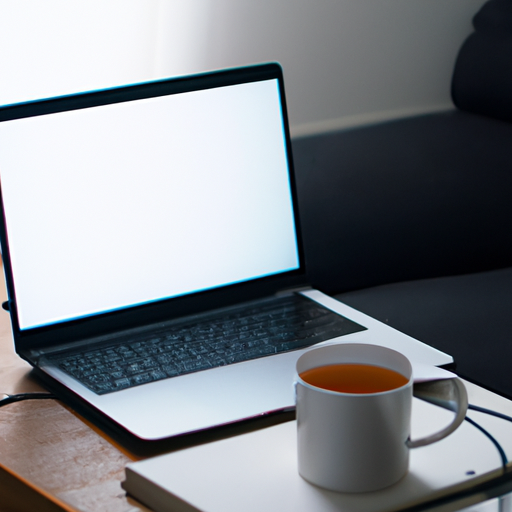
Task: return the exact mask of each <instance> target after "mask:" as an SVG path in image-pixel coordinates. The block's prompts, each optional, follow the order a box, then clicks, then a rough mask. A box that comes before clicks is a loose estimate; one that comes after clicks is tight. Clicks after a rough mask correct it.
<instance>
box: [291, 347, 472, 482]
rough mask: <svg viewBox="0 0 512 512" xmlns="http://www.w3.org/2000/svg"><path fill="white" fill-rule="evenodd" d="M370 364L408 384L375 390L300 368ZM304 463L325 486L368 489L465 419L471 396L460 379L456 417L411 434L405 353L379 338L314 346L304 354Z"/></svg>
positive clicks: (303, 470) (310, 476)
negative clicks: (329, 385) (321, 382)
mask: <svg viewBox="0 0 512 512" xmlns="http://www.w3.org/2000/svg"><path fill="white" fill-rule="evenodd" d="M340 363H341V364H365V365H372V366H379V367H384V368H387V369H390V370H394V371H395V372H398V373H400V374H401V375H403V376H404V377H405V380H406V383H405V384H403V385H401V386H400V387H397V388H394V389H391V390H388V391H382V392H374V393H357V394H355V393H347V392H338V391H331V390H328V389H324V388H321V387H316V386H313V385H311V384H309V383H307V382H306V381H304V380H303V379H302V378H301V377H300V374H301V373H303V372H304V371H306V370H310V369H312V368H317V367H321V366H326V365H332V364H340ZM297 374H298V375H297V381H296V403H297V436H298V469H299V473H300V475H301V476H302V477H303V478H305V479H306V480H308V481H309V482H311V483H313V484H316V485H318V486H320V487H323V488H326V489H330V490H333V491H339V492H367V491H375V490H378V489H382V488H384V487H387V486H389V485H392V484H394V483H396V482H398V481H399V480H400V479H401V478H402V477H403V476H404V475H405V474H406V473H407V470H408V468H409V450H410V448H414V447H417V446H425V445H426V444H430V443H433V442H435V441H438V440H440V439H442V438H444V437H446V436H447V435H448V434H450V433H451V432H453V431H454V430H455V429H456V428H457V427H458V426H459V425H460V423H462V421H463V419H464V417H465V413H466V409H467V395H466V392H465V389H464V386H463V384H462V382H460V381H459V380H458V379H454V380H456V381H458V382H457V393H455V405H454V407H453V409H454V410H456V412H457V414H456V417H455V419H454V421H453V422H452V423H451V424H450V425H448V426H447V427H445V428H444V429H443V430H442V431H441V432H436V433H435V434H433V435H431V436H428V437H425V438H422V439H418V440H416V441H411V440H410V424H411V409H412V397H413V375H412V366H411V363H410V362H409V360H408V359H407V358H406V357H405V356H404V355H403V354H401V353H399V352H397V351H395V350H391V349H388V348H385V347H382V346H378V345H369V344H353V343H347V344H336V345H327V346H323V347H318V348H314V349H312V350H309V351H308V352H306V353H305V354H303V355H302V356H301V357H300V358H299V359H298V361H297Z"/></svg>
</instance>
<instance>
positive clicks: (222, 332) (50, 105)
mask: <svg viewBox="0 0 512 512" xmlns="http://www.w3.org/2000/svg"><path fill="white" fill-rule="evenodd" d="M0 179H1V203H2V223H1V243H2V256H3V260H4V270H5V277H6V284H7V290H8V301H7V303H6V304H5V308H6V309H8V311H9V312H10V317H11V322H12V331H13V338H14V344H15V350H16V352H17V354H19V356H20V357H22V358H23V359H25V360H26V361H28V362H29V363H30V364H31V365H32V366H33V367H34V368H35V369H36V372H37V373H38V374H40V375H42V376H44V378H45V380H46V381H47V383H48V385H49V386H50V388H51V389H55V390H57V392H58V393H61V395H62V396H63V397H65V398H66V400H67V401H68V403H69V402H70V403H71V404H76V406H77V407H79V406H80V407H82V406H84V404H85V405H86V407H87V408H88V409H89V410H90V411H91V412H92V413H94V414H96V415H98V416H99V417H100V418H102V419H103V420H104V421H105V422H106V424H111V425H112V426H113V427H115V428H118V429H120V430H121V431H123V432H126V433H128V434H130V435H133V436H135V438H136V439H138V440H161V439H166V438H170V437H173V436H180V435H183V434H187V433H192V432H199V431H204V430H206V429H210V428H212V427H217V426H221V425H229V424H232V423H235V422H238V421H240V420H245V419H250V418H255V417H260V416H262V415H267V414H271V413H275V412H278V411H286V410H290V409H292V408H293V406H294V393H293V380H294V372H295V361H296V360H297V358H298V357H299V356H300V354H301V353H303V352H304V350H308V349H309V348H310V347H311V346H314V345H317V344H319V343H344V342H361V343H379V344H383V345H386V346H389V347H391V348H395V349H397V350H400V351H401V352H403V353H404V354H406V355H407V356H408V357H409V358H411V359H412V360H416V361H420V362H424V363H427V364H432V365H438V366H439V365H447V364H450V363H452V362H453V360H452V358H451V356H449V355H447V354H444V353H442V352H440V351H438V350H436V349H434V348H432V347H429V346H427V345H425V344H423V343H421V342H419V341H418V340H415V339H412V338H410V337H409V336H406V335H405V334H403V333H400V332H398V331H396V330H394V329H392V328H390V327H389V326H386V325H384V324H382V323H380V322H378V321H376V320H374V319H372V318H370V317H368V316H367V315H364V314H362V313H360V312H358V311H356V310H354V309H352V308H350V307H348V306H346V305H345V304H342V303H340V302H338V301H336V300H334V299H333V298H331V297H328V296H327V295H325V294H323V293H322V292H321V291H318V290H314V289H312V288H311V287H309V286H308V282H307V272H306V266H305V257H304V253H303V248H302V242H301V234H300V218H299V213H300V212H299V211H298V205H297V197H296V191H295V181H294V173H293V161H292V152H291V144H290V136H289V128H288V120H287V112H286V101H285V92H284V85H283V75H282V70H281V67H280V66H279V65H278V64H275V63H269V64H260V65H254V66H248V67H243V68H238V69H229V70H221V71H217V72H211V73H204V74H200V75H196V76H188V77H178V78H173V79H166V80H158V81H153V82H149V83H141V84H134V85H128V86H123V87H117V88H111V89H106V90H99V91H92V92H86V93H80V94H74V95H69V96H62V97H57V98H51V99H44V100H40V101H33V102H26V103H22V104H16V105H8V106H4V107H2V108H0ZM260 321H261V322H263V323H262V324H261V325H260V324H259V323H258V322H260ZM253 324H255V326H256V327H254V325H253ZM205 344H206V345H205Z"/></svg>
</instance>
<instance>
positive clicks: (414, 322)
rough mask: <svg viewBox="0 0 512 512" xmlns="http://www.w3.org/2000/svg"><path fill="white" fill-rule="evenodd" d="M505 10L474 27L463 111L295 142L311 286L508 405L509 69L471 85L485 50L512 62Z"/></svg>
mask: <svg viewBox="0 0 512 512" xmlns="http://www.w3.org/2000/svg"><path fill="white" fill-rule="evenodd" d="M511 6H512V2H509V1H508V0H505V1H504V0H491V1H490V2H488V4H485V5H484V7H483V8H482V10H481V11H480V12H479V13H477V15H476V16H475V19H474V25H475V27H476V28H477V30H476V31H475V33H474V34H472V36H470V38H468V41H469V43H470V44H469V49H468V42H467V41H466V42H465V44H463V46H462V48H461V51H460V54H459V57H458V59H457V64H456V66H455V71H454V76H453V81H452V97H453V99H454V103H455V106H456V107H458V108H455V109H454V110H453V111H450V112H445V113H439V114H432V115H424V116H417V117H413V118H407V119H402V120H397V121H392V122H386V123H381V124H376V125H373V126H366V127H362V128H355V129H350V130H343V131H339V132H336V133H329V134H324V135H318V136H312V137H306V138H300V139H295V140H294V141H293V155H294V162H295V168H296V175H297V186H298V193H299V204H300V211H301V221H302V230H303V236H304V244H305V252H306V258H307V261H308V265H309V269H310V280H311V282H312V283H313V285H314V286H315V287H318V288H319V289H321V290H323V291H325V292H327V293H329V294H331V295H334V296H336V297H337V298H339V299H340V300H342V301H343V302H346V303H347V304H349V305H351V306H353V307H355V308H357V309H359V310H361V311H364V312H365V313H368V314H370V315H372V316H374V317H375V318H377V319H379V320H381V321H383V322H386V323H388V324H389V325H391V326H393V327H395V328H397V329H399V330H401V331H403V332H405V333H407V334H409V335H411V336H413V337H415V338H417V339H419V340H421V341H424V342H426V343H428V344H430V345H433V346H434V347H437V348H439V349H441V350H444V351H446V352H448V353H450V354H451V355H453V357H454V358H455V361H456V364H457V371H458V373H459V374H460V375H461V376H463V377H465V378H467V379H469V380H473V381H476V382H479V383H481V384H483V385H484V386H486V387H488V388H490V389H493V390H496V391H498V392H501V393H502V394H505V395H507V396H509V397H512V197H511V195H512V66H510V70H505V72H504V73H502V72H501V71H500V72H497V73H494V75H492V73H489V72H488V71H487V75H486V76H487V83H483V82H485V80H484V78H485V77H484V78H482V79H481V80H480V82H482V83H479V84H478V87H475V80H474V77H475V76H480V75H479V68H478V66H479V65H480V64H481V65H482V66H488V59H487V58H486V53H485V52H486V51H489V48H493V49H494V50H495V51H497V52H498V53H499V52H501V51H504V52H511V53H508V54H507V55H508V57H509V58H508V60H507V59H505V58H504V57H503V58H502V61H503V62H505V61H506V62H512V44H511V45H509V46H507V45H506V44H503V40H497V41H495V46H493V45H492V44H491V43H492V41H491V42H490V41H489V38H487V36H486V33H485V27H486V26H489V23H490V27H491V28H492V31H491V32H492V34H493V36H492V37H494V34H495V28H496V27H495V26H493V24H492V23H493V19H494V20H498V21H499V23H501V24H503V20H504V19H509V20H511V23H510V25H509V28H511V30H510V31H509V32H508V35H506V33H505V35H503V34H502V35H501V36H500V37H503V38H506V37H510V40H511V42H512V10H511ZM503 8H505V9H508V14H509V17H508V18H507V17H506V15H504V13H503ZM489 9H490V10H489ZM500 10H501V11H500ZM505 14H506V13H505ZM493 16H494V18H493ZM482 18H483V20H484V21H483V22H482V21H481V20H482ZM482 23H483V26H484V29H482ZM486 23H487V25H486ZM478 27H480V29H479V28H478ZM479 30H480V31H479ZM482 30H483V32H482ZM482 34H483V36H484V37H483V38H484V43H485V44H484V46H485V48H484V50H485V51H482V47H481V46H479V43H478V41H479V37H481V36H482ZM475 39H476V43H475ZM475 47H476V53H475ZM500 58H501V57H500ZM495 60H497V62H498V64H496V66H499V62H501V61H500V59H495ZM479 63H480V64H479ZM498 71H499V70H498ZM500 73H501V74H500ZM507 73H508V75H507ZM509 78H510V80H511V81H510V88H506V87H499V88H498V89H499V91H498V92H496V89H497V88H496V82H499V81H500V80H508V79H509ZM500 94H501V97H499V98H497V96H498V95H500ZM500 105H502V106H503V108H500V107H499V106H500ZM507 108H508V112H510V113H511V118H510V119H509V118H508V117H507V116H508V114H507ZM496 112H498V115H497V114H496Z"/></svg>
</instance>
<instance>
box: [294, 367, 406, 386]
mask: <svg viewBox="0 0 512 512" xmlns="http://www.w3.org/2000/svg"><path fill="white" fill-rule="evenodd" d="M300 377H301V378H302V380H303V381H305V382H307V383H308V384H311V385H312V386H315V387H318V388H322V389H328V390H330V391H338V392H340V393H357V394H362V393H381V392H383V391H390V390H391V389H396V388H399V387H401V386H403V385H405V384H407V382H408V380H409V379H407V378H406V377H404V376H403V375H402V374H400V373H398V372H396V371H394V370H390V369H389V368H382V367H381V366H373V365H369V364H347V363H340V364H330V365H326V366H318V367H317V368H311V369H310V370H306V371H304V372H302V373H301V374H300Z"/></svg>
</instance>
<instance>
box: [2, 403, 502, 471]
mask: <svg viewBox="0 0 512 512" xmlns="http://www.w3.org/2000/svg"><path fill="white" fill-rule="evenodd" d="M56 398H57V396H55V395H54V394H53V393H18V394H16V395H9V394H7V393H3V394H0V407H2V406H4V405H8V404H12V403H14V402H21V401H23V400H53V399H56ZM468 409H470V410H473V411H477V412H481V413H484V414H489V415H491V416H495V417H497V418H501V419H503V420H506V421H510V422H512V416H507V415H506V414H502V413H500V412H496V411H493V410H491V409H486V408H484V407H480V406H478V405H472V404H468ZM465 420H466V421H467V422H468V423H470V424H471V425H473V426H474V427H475V428H477V429H478V430H480V432H482V433H483V434H484V435H485V436H487V437H488V438H489V440H490V441H491V442H492V443H493V444H494V446H495V447H496V449H497V450H498V452H499V454H500V458H501V464H502V467H503V472H505V471H506V468H507V463H508V459H507V455H506V454H505V450H503V447H502V446H501V445H500V443H499V442H498V441H497V440H496V438H494V437H493V436H492V435H491V434H490V433H489V432H488V431H487V430H486V429H484V428H483V427H482V426H481V425H479V424H478V423H476V421H474V420H472V419H471V418H468V417H467V416H466V418H465Z"/></svg>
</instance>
